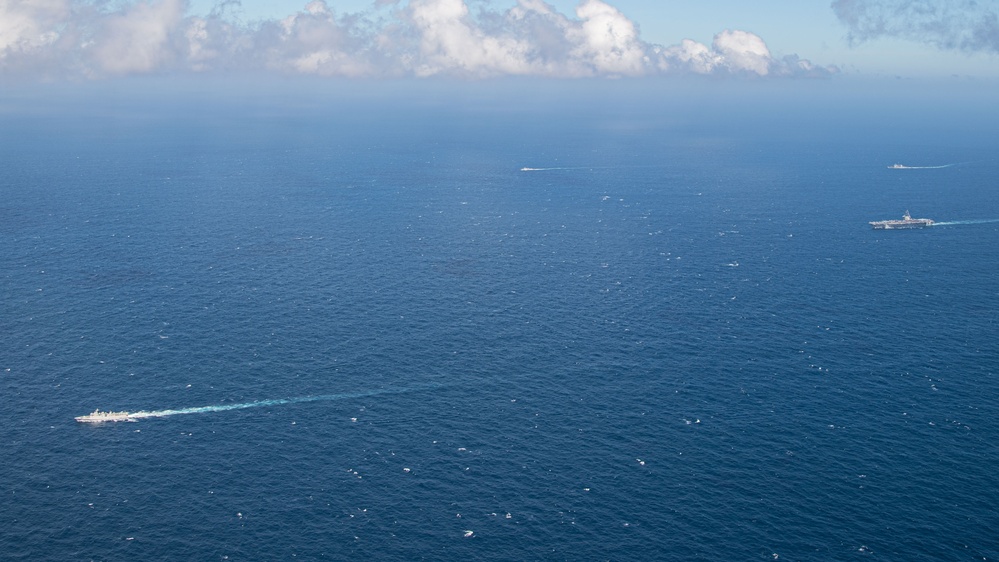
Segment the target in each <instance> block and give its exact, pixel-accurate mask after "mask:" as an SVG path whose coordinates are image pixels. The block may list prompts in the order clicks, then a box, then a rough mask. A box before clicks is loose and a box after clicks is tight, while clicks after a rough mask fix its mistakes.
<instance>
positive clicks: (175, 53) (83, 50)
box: [0, 0, 829, 78]
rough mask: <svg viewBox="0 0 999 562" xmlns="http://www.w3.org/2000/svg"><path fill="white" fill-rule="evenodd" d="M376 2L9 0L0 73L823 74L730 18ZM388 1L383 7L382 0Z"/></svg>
mask: <svg viewBox="0 0 999 562" xmlns="http://www.w3.org/2000/svg"><path fill="white" fill-rule="evenodd" d="M374 1H375V4H374V5H373V6H376V7H377V6H388V8H384V9H382V10H380V11H379V10H377V8H373V11H372V12H369V13H367V14H335V13H334V11H333V10H331V9H330V6H329V5H328V4H327V3H326V2H324V1H323V0H314V1H311V2H309V3H308V4H306V5H305V6H304V8H303V10H302V11H300V12H297V13H295V14H292V15H290V16H288V17H286V18H283V19H280V20H268V21H262V22H254V23H252V24H243V23H240V22H239V21H238V20H235V21H231V19H230V18H228V17H227V15H226V14H225V12H226V10H224V9H220V10H217V11H216V12H213V13H212V14H210V15H208V16H204V17H196V16H191V15H188V14H187V9H188V5H187V2H186V0H138V1H133V2H131V3H126V4H122V5H119V6H118V7H117V8H115V9H109V8H108V6H109V5H108V4H103V3H101V4H96V5H95V4H93V3H92V2H90V1H88V0H0V75H2V74H3V73H5V72H6V73H12V74H13V73H21V74H31V73H34V74H36V75H38V76H43V77H48V78H57V77H60V76H88V77H100V76H103V75H120V74H129V73H154V72H165V71H170V72H177V71H194V72H211V71H227V70H241V71H254V70H265V71H277V72H284V73H292V74H317V75H323V76H435V75H450V76H466V77H483V76H502V75H524V76H553V77H583V76H642V75H651V74H662V73H673V72H692V73H697V74H710V73H731V74H747V75H754V76H768V75H781V76H786V75H819V74H823V73H828V72H829V69H826V68H822V67H817V66H816V65H813V64H812V63H810V62H809V61H807V60H804V59H799V58H797V57H796V56H794V55H792V56H791V57H786V58H785V59H784V60H780V61H778V60H774V58H773V57H772V56H771V54H770V51H769V49H768V48H767V46H766V44H765V43H764V42H763V40H762V39H761V38H760V37H758V36H756V35H753V34H751V33H748V32H745V31H738V30H732V31H729V30H726V31H723V32H722V33H719V34H718V35H717V36H716V37H715V39H714V42H713V43H712V45H711V46H710V47H709V46H707V45H703V44H701V43H697V42H695V41H692V40H684V41H682V42H680V43H679V44H677V45H673V46H670V47H663V46H659V45H652V44H649V43H646V42H644V41H642V40H641V38H640V36H639V32H638V26H637V25H636V24H635V23H634V22H632V21H631V20H629V19H628V18H627V17H626V16H625V15H624V14H622V13H621V12H620V11H619V10H617V9H616V8H614V7H613V6H611V5H610V4H608V3H606V2H603V1H601V0H583V1H582V2H581V3H580V5H579V6H578V7H577V9H576V11H575V14H574V15H575V17H570V16H568V15H565V14H562V13H560V12H558V11H557V10H556V9H555V8H554V7H553V6H552V5H550V4H548V3H546V2H544V1H543V0H517V3H516V5H515V6H513V7H512V8H510V9H509V10H506V11H497V10H492V9H490V8H488V5H480V7H479V8H478V10H477V11H476V12H475V13H473V12H472V10H471V9H470V7H469V4H468V2H467V0H409V1H408V2H398V1H396V0H374ZM386 10H387V11H386Z"/></svg>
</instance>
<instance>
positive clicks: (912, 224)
mask: <svg viewBox="0 0 999 562" xmlns="http://www.w3.org/2000/svg"><path fill="white" fill-rule="evenodd" d="M870 224H871V227H873V228H874V230H895V229H901V228H923V227H925V226H932V225H933V220H932V219H914V218H912V217H911V216H910V215H909V211H906V212H905V214H904V215H902V220H890V221H873V222H871V223H870Z"/></svg>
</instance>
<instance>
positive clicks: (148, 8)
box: [86, 0, 204, 74]
mask: <svg viewBox="0 0 999 562" xmlns="http://www.w3.org/2000/svg"><path fill="white" fill-rule="evenodd" d="M186 11H187V2H185V1H184V0H161V1H158V2H152V1H150V2H139V3H136V4H133V5H131V6H127V7H126V8H124V9H123V10H122V11H120V12H117V13H113V14H110V15H108V16H107V17H105V18H102V19H101V20H100V24H99V27H98V29H97V32H96V34H95V38H94V41H93V43H90V44H88V45H87V46H86V51H87V52H88V53H89V54H90V55H91V56H92V58H93V61H94V63H95V64H96V66H97V68H98V69H99V70H102V71H104V72H105V73H108V74H126V73H137V72H151V71H154V70H157V69H160V68H164V67H167V66H170V65H171V64H172V63H174V62H175V60H176V58H177V56H178V55H179V53H177V52H175V45H174V44H173V42H174V41H173V40H178V41H185V40H186V41H188V42H189V41H190V37H189V33H185V31H190V30H185V29H184V28H185V27H189V26H190V25H191V23H193V22H190V21H188V22H185V21H184V12H186ZM202 31H204V30H202ZM194 33H195V35H197V30H194ZM190 50H191V49H190V48H189V49H188V51H189V52H190Z"/></svg>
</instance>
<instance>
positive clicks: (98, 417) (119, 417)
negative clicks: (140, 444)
mask: <svg viewBox="0 0 999 562" xmlns="http://www.w3.org/2000/svg"><path fill="white" fill-rule="evenodd" d="M75 419H76V421H78V422H80V423H104V422H120V421H135V420H134V419H132V417H131V415H130V414H129V413H128V412H102V411H100V410H94V411H93V413H90V414H87V415H85V416H76V418H75Z"/></svg>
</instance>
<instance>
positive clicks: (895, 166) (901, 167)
mask: <svg viewBox="0 0 999 562" xmlns="http://www.w3.org/2000/svg"><path fill="white" fill-rule="evenodd" d="M888 167H889V168H891V169H893V170H906V169H908V168H909V166H906V165H904V164H892V165H891V166H888Z"/></svg>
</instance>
